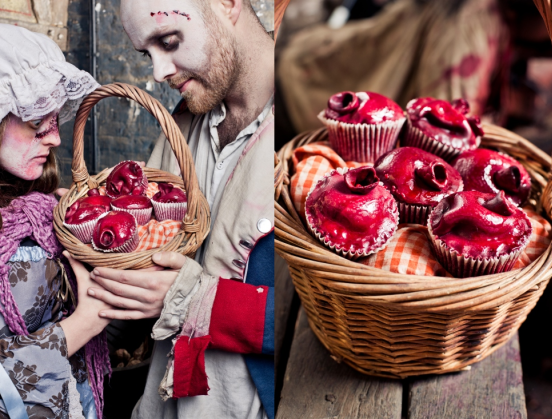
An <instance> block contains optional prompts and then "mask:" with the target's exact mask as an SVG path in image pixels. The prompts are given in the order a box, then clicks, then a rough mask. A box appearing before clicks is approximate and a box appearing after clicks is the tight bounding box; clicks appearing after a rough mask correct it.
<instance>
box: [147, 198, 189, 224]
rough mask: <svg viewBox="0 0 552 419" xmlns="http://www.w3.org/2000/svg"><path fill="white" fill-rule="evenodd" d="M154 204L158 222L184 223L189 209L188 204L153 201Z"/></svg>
mask: <svg viewBox="0 0 552 419" xmlns="http://www.w3.org/2000/svg"><path fill="white" fill-rule="evenodd" d="M151 203H152V204H153V210H154V211H155V218H156V219H157V221H165V220H176V221H182V220H183V219H184V217H185V216H186V211H187V209H188V203H187V202H171V203H166V202H155V201H154V200H153V199H152V200H151Z"/></svg>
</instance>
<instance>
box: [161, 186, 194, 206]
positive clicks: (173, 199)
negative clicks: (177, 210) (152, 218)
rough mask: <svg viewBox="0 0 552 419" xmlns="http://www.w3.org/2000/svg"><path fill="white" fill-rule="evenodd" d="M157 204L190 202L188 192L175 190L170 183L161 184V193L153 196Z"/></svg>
mask: <svg viewBox="0 0 552 419" xmlns="http://www.w3.org/2000/svg"><path fill="white" fill-rule="evenodd" d="M152 199H153V200H154V201H155V202H162V203H164V204H170V203H177V202H188V198H187V197H186V192H184V191H183V190H182V189H179V188H175V187H174V185H172V184H170V183H160V184H159V192H157V193H156V194H155V195H153V198H152Z"/></svg>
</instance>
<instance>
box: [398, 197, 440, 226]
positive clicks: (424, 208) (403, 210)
mask: <svg viewBox="0 0 552 419" xmlns="http://www.w3.org/2000/svg"><path fill="white" fill-rule="evenodd" d="M398 204H399V222H400V223H401V224H421V225H423V226H425V225H427V219H428V217H429V213H430V212H431V210H432V209H433V207H432V206H430V205H413V204H405V203H403V202H398Z"/></svg>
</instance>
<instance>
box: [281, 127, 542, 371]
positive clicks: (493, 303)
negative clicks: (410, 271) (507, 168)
mask: <svg viewBox="0 0 552 419" xmlns="http://www.w3.org/2000/svg"><path fill="white" fill-rule="evenodd" d="M484 129H485V133H486V134H485V137H484V138H483V141H482V146H483V147H492V148H496V149H499V150H500V151H502V152H505V153H507V154H509V155H511V156H512V157H514V158H516V159H517V160H518V161H520V162H521V163H523V165H524V166H525V167H526V168H527V170H528V171H529V173H530V174H531V177H532V181H533V187H532V191H531V197H530V199H531V202H532V203H533V204H535V205H536V207H537V209H538V210H542V205H543V204H544V206H545V208H546V210H547V212H548V214H549V211H550V207H551V199H552V186H550V183H548V173H549V171H550V164H551V161H550V157H549V156H548V155H546V154H545V153H544V152H542V151H541V150H540V149H538V148H537V147H535V146H534V145H532V144H531V143H529V142H528V141H527V140H525V139H523V138H521V137H519V136H518V135H515V134H514V133H512V132H509V131H507V130H505V129H503V128H499V127H496V126H493V125H486V126H485V127H484ZM324 140H327V132H326V130H325V129H320V130H318V131H315V132H310V133H305V134H302V135H299V136H298V137H296V138H295V139H294V140H292V141H291V142H289V143H288V144H286V145H285V146H284V147H283V148H282V149H281V150H280V152H279V153H278V158H279V159H277V160H276V163H277V164H276V168H275V203H274V205H275V227H276V242H275V247H276V250H277V252H278V254H279V255H281V256H282V257H283V258H284V259H285V260H286V261H287V262H288V264H289V268H290V272H291V276H292V278H293V282H294V284H295V288H296V289H297V292H298V293H299V296H300V298H301V301H302V303H303V307H304V308H305V310H306V312H307V315H308V319H309V323H310V326H311V328H312V330H313V331H314V333H315V334H316V336H318V339H319V340H320V341H321V342H322V344H323V345H324V346H325V347H326V348H327V349H328V350H329V351H330V352H331V354H332V356H333V358H334V359H336V360H337V361H338V362H340V361H343V362H345V363H347V364H349V365H350V366H352V367H353V368H355V369H356V370H358V371H360V372H363V373H365V374H369V375H376V376H382V377H391V378H405V377H408V376H413V375H422V374H442V373H446V372H451V371H457V370H460V369H463V368H465V367H467V366H468V365H470V364H472V363H474V362H477V361H480V360H481V359H483V358H485V357H486V356H488V355H490V354H491V353H492V352H493V351H495V350H496V349H498V348H499V347H500V345H502V344H503V343H505V342H506V341H507V340H508V339H509V338H510V337H511V336H512V334H514V333H515V331H516V330H517V329H518V327H519V326H520V325H521V323H522V322H523V321H524V320H525V318H526V317H527V314H528V313H529V311H531V309H532V308H533V307H534V306H535V304H536V302H537V300H538V299H539V297H540V296H541V294H542V293H543V291H544V288H545V287H546V285H547V283H548V281H549V279H550V277H551V276H552V270H551V269H550V268H551V265H552V255H551V247H552V246H550V247H549V248H548V249H547V250H546V251H545V252H544V253H543V254H542V255H541V256H540V257H539V258H538V259H537V260H536V261H534V262H533V263H532V264H531V265H529V266H527V267H526V268H524V269H520V270H516V271H511V272H505V273H500V274H495V275H488V276H481V277H476V278H465V279H449V278H442V277H426V276H415V275H401V274H396V273H391V272H387V271H383V270H380V269H376V268H372V267H368V266H365V265H362V264H360V263H356V262H352V261H349V260H347V259H345V258H342V257H340V256H338V255H337V254H335V253H333V252H331V251H330V250H328V249H327V248H325V247H323V246H322V245H321V244H320V243H319V242H318V240H316V239H315V238H314V237H312V236H311V235H310V234H309V233H308V230H307V229H306V228H305V225H304V224H303V223H302V221H301V220H300V218H299V216H298V215H297V212H296V211H295V208H294V206H293V204H292V201H291V198H290V193H289V186H288V185H289V176H290V173H291V169H292V167H291V165H292V162H291V156H292V153H293V150H294V149H296V148H297V147H300V146H302V145H305V144H309V143H312V142H317V141H324ZM278 160H279V161H278ZM547 184H548V185H547ZM541 197H542V200H541ZM541 201H542V202H541Z"/></svg>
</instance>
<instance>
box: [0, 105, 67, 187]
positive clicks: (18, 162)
mask: <svg viewBox="0 0 552 419" xmlns="http://www.w3.org/2000/svg"><path fill="white" fill-rule="evenodd" d="M58 115H59V110H56V111H54V112H52V113H49V114H48V115H46V116H44V117H43V118H42V119H35V120H32V121H27V122H23V121H22V120H21V118H18V117H16V116H13V115H10V117H9V120H8V124H7V125H6V129H5V131H4V136H3V138H2V139H1V144H0V167H2V168H3V169H4V170H5V171H7V172H9V173H11V174H12V175H14V176H17V177H18V178H21V179H25V180H35V179H38V178H39V177H40V176H42V170H43V168H44V163H46V158H47V157H48V154H50V149H51V148H53V147H57V146H59V145H60V143H61V140H60V138H59V129H58Z"/></svg>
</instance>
